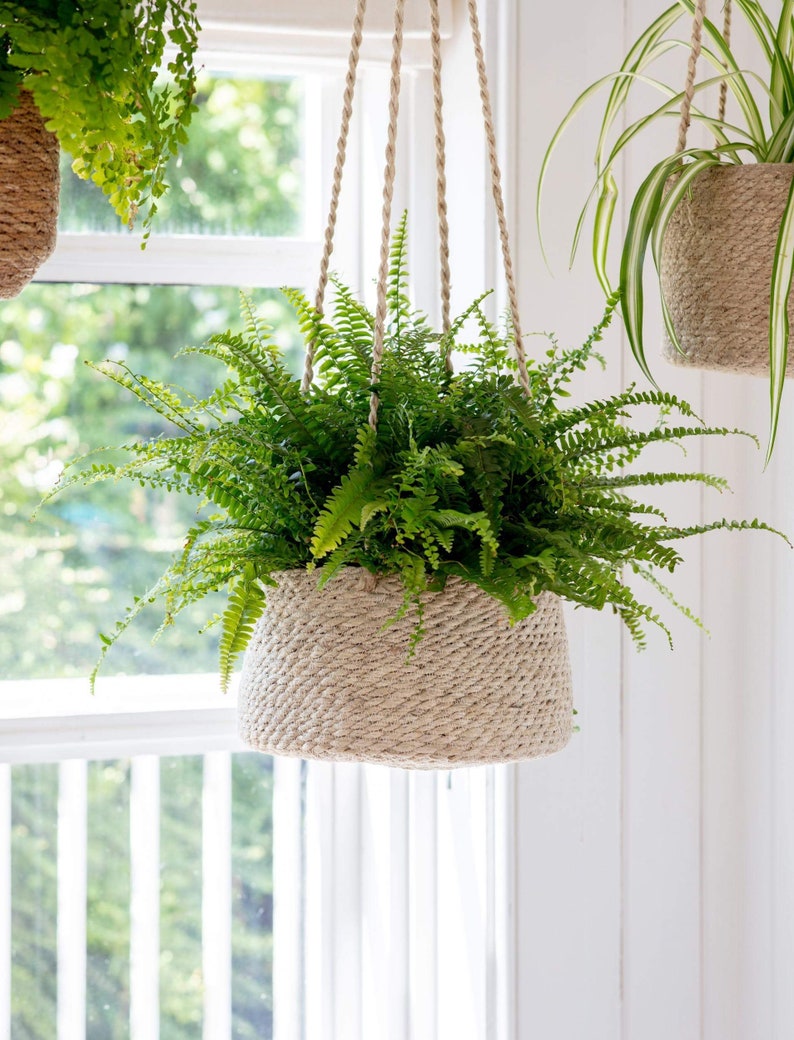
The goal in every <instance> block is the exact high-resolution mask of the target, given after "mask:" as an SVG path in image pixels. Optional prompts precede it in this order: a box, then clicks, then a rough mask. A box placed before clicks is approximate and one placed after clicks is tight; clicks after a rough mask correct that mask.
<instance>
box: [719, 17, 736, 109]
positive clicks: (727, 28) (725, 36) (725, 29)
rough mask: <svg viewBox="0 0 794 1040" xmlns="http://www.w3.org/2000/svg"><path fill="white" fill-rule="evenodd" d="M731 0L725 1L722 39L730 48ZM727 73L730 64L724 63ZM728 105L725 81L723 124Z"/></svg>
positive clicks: (722, 96) (723, 86) (722, 84)
mask: <svg viewBox="0 0 794 1040" xmlns="http://www.w3.org/2000/svg"><path fill="white" fill-rule="evenodd" d="M731 8H732V5H731V0H725V7H724V9H723V15H722V38H723V40H725V46H726V47H730V45H731V15H732V13H733V12H732V9H731ZM723 65H724V67H725V71H726V72H727V71H728V63H727V62H723ZM727 103H728V81H727V80H723V81H722V83H720V102H719V105H718V107H717V119H719V121H720V122H722V121H723V120H724V119H725V108H726V105H727Z"/></svg>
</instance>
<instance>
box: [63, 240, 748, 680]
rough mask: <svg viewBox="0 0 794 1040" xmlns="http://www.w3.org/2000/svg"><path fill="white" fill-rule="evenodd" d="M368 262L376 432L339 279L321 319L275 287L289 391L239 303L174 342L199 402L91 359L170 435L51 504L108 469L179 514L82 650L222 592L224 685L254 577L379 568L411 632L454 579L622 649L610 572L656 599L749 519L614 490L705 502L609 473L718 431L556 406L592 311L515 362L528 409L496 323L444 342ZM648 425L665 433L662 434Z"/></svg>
mask: <svg viewBox="0 0 794 1040" xmlns="http://www.w3.org/2000/svg"><path fill="white" fill-rule="evenodd" d="M390 270H391V277H390V285H389V291H388V301H389V308H390V313H389V324H388V328H387V330H386V337H385V338H386V351H385V356H384V361H383V367H382V372H381V375H380V381H379V384H378V393H379V395H380V412H379V424H378V430H377V434H374V433H373V432H372V430H370V428H369V426H368V424H367V419H368V413H369V396H370V391H371V386H370V348H371V341H372V333H373V324H374V319H373V317H372V315H371V314H370V313H369V312H368V311H367V310H366V309H365V308H364V307H363V306H362V304H360V303H359V302H358V301H357V300H356V299H355V298H354V297H353V295H352V294H351V293H350V291H349V290H348V289H346V288H345V287H344V286H342V285H337V286H336V299H335V309H334V314H333V317H332V318H328V317H324V316H320V315H319V314H317V313H316V311H315V310H314V308H313V307H312V306H311V304H310V303H309V301H308V300H307V299H306V298H305V297H304V296H303V295H302V294H300V293H298V292H296V291H294V290H288V291H287V293H286V295H287V296H288V298H289V299H290V300H291V301H292V303H293V304H294V306H295V308H296V310H297V313H298V318H299V322H300V326H301V328H302V330H303V333H304V335H305V337H306V338H307V339H308V340H311V342H312V343H313V345H314V349H315V351H316V356H315V368H316V371H317V373H318V379H317V381H316V382H315V384H314V385H313V386H312V387H311V388H310V390H309V391H308V392H307V393H305V394H304V393H302V392H301V388H300V381H299V380H298V379H296V378H295V377H293V376H292V375H291V374H290V373H289V371H288V370H287V368H286V367H285V364H284V361H283V359H282V357H281V356H280V354H279V351H278V350H277V348H276V347H275V345H274V344H273V343H272V342H271V340H270V338H269V330H268V329H267V328H265V327H264V326H263V325H262V323H261V322H260V321H259V320H258V319H257V317H256V315H255V314H254V313H253V312H252V310H251V308H250V305H249V304H248V302H247V301H246V302H245V303H244V311H245V320H246V325H247V331H246V333H245V334H244V335H232V334H231V333H229V332H226V333H224V334H222V335H219V336H215V337H213V338H212V339H211V340H210V341H209V343H208V344H206V345H205V346H203V347H198V348H192V349H191V350H190V351H187V353H200V354H202V355H205V356H207V357H210V358H213V359H215V360H216V361H217V362H219V364H220V372H219V375H220V379H219V384H218V388H217V389H216V390H215V391H214V392H212V393H211V394H210V395H209V396H207V397H205V398H201V399H198V398H195V397H192V396H189V395H188V394H186V393H185V391H182V390H179V389H178V388H175V387H170V386H162V385H160V384H158V383H156V382H154V381H153V380H150V379H147V378H145V377H143V376H138V375H135V374H134V373H132V372H131V371H130V370H129V369H128V368H126V367H125V366H124V365H115V366H114V365H106V366H103V371H105V372H106V374H107V375H109V376H110V378H111V379H114V380H115V381H116V382H117V383H118V384H119V385H120V386H121V387H123V388H124V389H126V390H128V391H131V392H132V393H133V394H135V395H136V396H137V397H138V398H139V399H140V400H141V401H142V403H143V404H145V405H147V406H148V407H149V408H151V409H153V410H154V411H156V412H157V413H158V414H159V415H160V416H162V417H164V418H166V419H167V420H168V421H169V422H170V424H171V425H173V427H174V428H175V436H173V437H170V438H167V437H160V438H156V439H152V440H144V441H140V442H137V443H133V444H128V445H125V446H124V451H125V452H126V455H127V458H126V461H123V462H121V463H113V462H106V461H104V458H103V460H102V461H92V460H91V459H88V460H86V459H83V460H80V461H79V462H78V463H77V464H76V465H73V466H72V467H71V468H69V469H67V471H66V473H65V474H64V476H63V479H62V481H61V484H60V485H59V487H58V488H57V489H56V492H57V491H59V490H62V489H63V488H64V487H66V486H69V485H72V484H74V483H82V484H91V483H94V482H96V481H101V480H106V479H119V478H128V479H130V480H133V481H135V482H140V483H144V484H148V485H150V486H153V487H155V488H159V489H162V488H164V489H166V490H167V491H176V492H186V493H188V494H191V495H194V496H196V498H197V500H198V503H199V510H198V513H197V518H196V521H195V523H194V524H193V526H192V527H191V528H190V530H189V531H188V532H187V534H186V538H185V542H184V548H183V550H182V552H181V553H180V554H179V555H178V556H177V557H176V559H175V560H174V561H173V562H172V564H171V566H170V567H169V568H168V570H167V571H166V572H165V574H164V575H163V576H162V578H161V579H160V580H159V581H158V582H157V584H156V585H155V586H154V587H153V588H152V589H150V590H148V591H147V592H145V593H144V594H143V595H142V596H141V598H140V599H139V600H137V601H136V602H135V604H134V605H133V607H132V608H131V611H130V613H129V615H128V616H127V617H126V618H124V619H123V620H122V621H120V622H119V623H118V625H117V627H116V629H115V630H114V631H113V632H112V633H111V634H110V635H108V636H105V637H104V639H103V644H104V645H103V653H104V651H105V650H107V648H108V646H110V645H111V644H112V643H113V642H114V641H115V639H116V638H117V637H118V636H119V635H120V634H121V632H123V631H124V629H125V628H126V627H127V625H128V624H129V622H130V621H131V620H132V618H133V617H134V616H135V615H136V614H137V613H138V612H139V611H140V610H141V609H142V608H143V606H145V605H146V604H147V603H149V602H152V601H155V600H159V601H161V602H163V603H164V605H165V609H166V618H165V622H164V624H165V625H167V624H168V623H169V622H170V620H171V619H172V618H173V617H174V616H175V615H176V614H178V613H179V611H181V610H182V609H184V608H185V607H186V606H187V605H188V604H191V603H193V602H195V601H196V600H200V599H202V598H203V597H204V596H206V595H207V594H208V593H210V592H213V591H216V590H219V589H225V590H227V591H228V602H227V606H226V609H225V612H224V614H223V616H222V618H220V619H219V622H220V625H221V640H220V645H221V651H220V654H221V661H220V668H221V677H222V682H223V685H224V687H225V686H226V684H227V683H228V680H229V676H230V674H231V670H232V668H233V666H234V663H235V661H236V659H237V658H238V656H239V654H240V652H241V651H242V650H243V649H244V648H245V646H246V644H247V642H248V640H249V638H250V636H251V633H252V631H253V627H254V624H255V623H256V621H257V619H258V618H259V616H260V615H261V613H262V611H263V610H264V609H266V598H267V586H268V585H272V584H273V582H274V581H275V580H277V573H278V572H279V571H283V570H289V569H292V568H314V567H317V569H318V581H319V582H320V583H321V584H324V583H325V582H327V581H329V580H333V575H334V574H335V573H336V572H337V570H338V569H339V568H340V567H362V568H365V569H366V570H367V571H370V572H372V573H373V574H376V575H384V574H395V575H398V576H400V578H401V579H402V581H403V585H404V587H405V590H406V597H405V603H404V608H403V610H404V611H405V610H409V609H412V608H413V607H416V608H418V613H417V617H418V622H417V627H416V629H415V639H418V638H420V637H421V631H422V630H421V604H422V597H423V596H424V595H425V594H426V593H428V592H429V591H432V590H436V589H440V588H442V587H443V585H444V583H445V582H446V581H447V579H448V578H450V577H453V576H455V577H458V578H462V579H463V580H464V581H467V582H472V583H473V584H475V585H478V586H479V587H480V588H481V589H483V590H484V591H485V592H486V593H487V594H488V595H490V596H493V597H494V598H495V599H497V600H499V601H500V602H501V603H502V604H503V605H504V608H505V611H506V614H507V615H508V616H509V617H510V618H511V619H512V620H514V621H515V620H519V619H521V618H524V617H526V616H527V615H529V614H530V613H531V612H532V611H533V610H534V609H535V597H536V596H537V595H538V594H539V593H541V592H543V591H544V590H550V591H551V592H554V593H557V594H558V595H560V596H562V597H564V598H565V599H568V600H571V601H573V602H574V603H577V604H581V605H583V606H586V607H592V608H594V609H597V610H600V609H601V608H603V607H607V606H608V607H611V608H612V609H613V610H614V611H615V612H616V613H617V614H619V615H620V617H621V618H622V619H623V621H624V622H625V623H626V625H627V626H628V628H629V631H630V632H631V635H632V636H633V638H634V639H635V640H636V642H637V643H638V644H640V645H642V644H643V642H644V639H645V628H646V626H647V625H648V624H653V625H659V626H661V627H662V628H663V629H665V631H667V630H666V628H665V625H664V622H663V621H662V620H661V619H660V618H659V617H658V616H657V615H656V614H655V613H654V611H653V610H652V609H651V608H650V607H648V606H647V605H645V604H644V603H643V602H641V600H640V599H638V598H637V596H636V594H635V592H634V591H633V588H632V587H630V586H629V584H627V583H626V581H625V576H626V574H632V573H633V574H634V575H636V576H638V577H639V578H640V579H644V580H645V581H647V582H648V583H649V584H650V586H651V587H653V588H654V589H656V590H660V591H661V592H662V593H663V595H664V596H666V597H667V598H668V599H669V600H670V601H671V602H672V603H673V604H675V605H678V604H676V601H675V598H674V597H673V596H672V594H671V593H670V592H669V590H667V589H666V587H665V586H664V584H663V583H662V582H661V580H660V578H659V574H660V573H665V572H668V573H669V572H672V571H674V570H675V569H676V567H677V566H678V565H679V564H680V563H681V560H682V557H681V554H680V552H679V550H678V546H679V544H680V542H681V540H682V539H685V538H688V537H692V536H695V535H699V534H702V533H704V532H706V531H710V530H714V529H716V528H728V529H734V530H735V529H744V528H747V527H753V528H765V525H764V524H762V523H760V522H758V521H752V522H750V523H741V522H729V521H724V520H722V521H718V522H716V523H713V524H705V525H697V524H696V525H693V526H684V527H675V526H671V525H670V524H669V523H668V521H667V519H666V517H665V515H664V512H663V510H661V509H659V508H658V507H657V506H653V505H649V504H647V503H643V502H641V501H637V500H635V499H634V498H632V497H631V495H630V492H631V491H632V489H634V488H637V489H642V488H645V487H648V486H655V485H664V484H675V483H679V482H684V481H694V482H698V483H700V484H702V485H704V486H706V487H712V488H716V489H717V490H722V489H723V488H724V487H725V482H724V481H723V480H721V479H720V478H718V477H714V476H710V475H708V474H704V473H680V472H678V471H676V470H674V469H667V470H662V471H658V472H657V471H647V470H643V469H641V468H636V467H635V468H631V469H626V468H625V467H627V466H629V465H630V464H632V463H634V462H635V461H636V460H637V458H638V457H639V456H640V455H641V454H642V452H643V451H644V450H645V449H646V448H647V447H649V446H650V445H654V444H658V443H671V442H672V443H677V444H680V443H681V442H686V441H688V440H689V439H691V438H695V437H704V436H706V437H710V436H724V435H728V434H737V433H738V432H739V431H734V430H728V429H725V428H722V427H708V426H704V425H703V424H702V423H701V422H700V421H699V420H698V419H697V418H696V417H695V416H694V415H693V412H692V409H691V408H690V406H689V405H688V404H686V402H684V401H682V400H680V399H679V398H677V397H675V396H673V395H672V394H669V393H662V392H658V391H653V390H649V391H641V392H640V391H637V390H635V389H634V388H630V389H628V390H627V391H625V392H624V393H622V394H617V395H615V396H613V397H609V398H604V399H600V400H597V401H593V402H590V403H589V404H585V405H569V404H567V394H568V391H567V386H568V384H569V383H570V381H571V379H572V378H573V377H574V376H575V375H576V374H577V373H578V372H580V371H581V370H583V369H584V368H585V366H586V364H587V363H588V362H589V361H591V360H592V359H593V357H594V356H595V357H597V355H596V353H595V351H596V347H597V344H598V342H599V340H600V339H601V337H602V335H603V333H604V330H605V329H606V327H607V324H608V322H609V319H610V317H611V315H612V311H613V308H614V306H615V301H614V300H611V301H610V303H609V308H608V310H607V313H606V316H605V317H604V319H603V320H602V321H601V322H600V323H599V324H598V325H597V326H596V328H595V329H594V330H593V332H592V333H591V334H590V336H589V337H588V338H587V340H586V342H585V344H584V345H583V346H582V347H578V348H576V349H574V350H563V349H561V348H560V347H559V346H558V344H557V343H556V341H554V340H553V339H552V340H551V342H550V347H549V349H548V352H547V354H546V355H545V356H544V357H543V359H542V360H541V361H539V362H535V363H532V362H530V364H529V380H530V386H531V389H532V398H531V399H528V398H527V397H526V396H525V394H524V392H523V390H522V389H521V388H520V387H519V386H518V385H517V383H516V381H515V373H514V368H515V364H514V362H513V360H512V358H511V329H510V328H509V327H507V328H505V329H497V328H496V327H495V326H494V325H493V324H492V323H491V322H489V321H488V319H487V317H486V315H485V312H484V310H483V307H482V298H481V299H479V300H477V301H475V303H473V304H472V305H471V307H470V308H469V309H468V310H467V311H466V313H465V314H464V315H463V316H462V317H461V319H459V320H458V321H456V322H454V323H453V325H452V328H451V330H450V332H449V333H447V334H445V335H440V334H439V333H437V332H435V331H434V330H433V329H432V328H431V327H430V325H429V324H428V322H427V320H426V318H425V317H424V316H423V315H421V314H418V313H416V312H415V311H414V310H413V309H412V308H411V307H410V305H409V302H408V293H407V289H406V270H405V235H404V227H403V226H401V227H400V229H399V231H398V232H397V234H396V236H395V240H394V245H393V249H392V258H391V267H390ZM472 330H474V331H473V337H472V336H471V335H470V334H471V332H472ZM452 351H455V352H457V353H461V352H462V353H464V354H466V355H468V357H467V359H466V360H467V365H466V367H464V368H463V369H462V370H461V371H460V372H458V373H457V374H452V373H451V372H450V371H449V370H448V368H447V364H446V358H447V356H448V354H449V353H450V352H452ZM649 408H650V409H651V420H653V417H654V413H658V414H659V415H660V416H661V419H660V420H659V421H657V422H656V424H655V425H653V424H652V423H651V425H650V427H649V428H647V429H635V428H634V427H633V426H632V425H630V421H631V417H632V415H633V414H634V413H636V412H637V411H638V410H644V411H646V412H647V410H648V409H649ZM668 415H676V416H678V421H676V422H673V423H668V422H667V416H668ZM53 493H55V492H53ZM682 609H683V610H684V613H685V614H687V616H690V617H691V614H689V612H688V611H687V610H686V608H682Z"/></svg>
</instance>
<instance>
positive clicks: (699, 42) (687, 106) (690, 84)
mask: <svg viewBox="0 0 794 1040" xmlns="http://www.w3.org/2000/svg"><path fill="white" fill-rule="evenodd" d="M705 17H706V0H697V2H696V4H695V17H694V18H693V20H692V36H691V39H690V41H689V61H688V62H687V69H686V83H685V84H684V96H683V98H682V100H681V122H680V123H679V124H678V141H677V143H676V149H675V150H676V152H683V151H684V149H685V148H686V135H687V134H688V133H689V124H690V123H691V122H692V99H693V98H694V96H695V72H696V70H697V63H698V58H699V57H700V52H701V50H702V48H703V20H704V19H705Z"/></svg>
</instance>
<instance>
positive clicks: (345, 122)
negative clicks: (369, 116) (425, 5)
mask: <svg viewBox="0 0 794 1040" xmlns="http://www.w3.org/2000/svg"><path fill="white" fill-rule="evenodd" d="M366 10H367V0H358V2H357V4H356V13H355V17H354V19H353V35H352V38H351V40H350V57H349V60H348V66H347V76H346V77H345V91H344V95H343V100H342V123H341V126H340V128H339V140H338V141H337V144H336V165H335V166H334V175H333V182H332V186H331V204H330V207H329V211H328V223H327V225H326V228H325V241H324V245H323V256H322V260H321V261H320V278H319V281H318V285H317V294H316V296H315V300H314V307H315V310H316V311H317V313H318V314H320V315H322V313H323V305H324V301H325V290H326V288H327V286H328V268H329V266H330V263H331V253H332V252H333V251H334V232H335V231H336V218H337V214H338V212H339V196H340V194H341V191H342V174H343V172H344V168H345V158H346V156H347V139H348V136H349V133H350V120H351V118H352V115H353V95H354V93H355V89H356V74H357V70H358V59H359V54H360V53H361V39H362V36H363V32H364V15H365V14H366ZM313 379H314V337H310V338H309V340H308V342H307V344H306V358H305V360H304V365H303V379H302V381H301V390H302V391H303V393H306V392H307V391H308V389H309V387H310V386H311V383H312V380H313Z"/></svg>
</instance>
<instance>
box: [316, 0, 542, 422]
mask: <svg viewBox="0 0 794 1040" xmlns="http://www.w3.org/2000/svg"><path fill="white" fill-rule="evenodd" d="M429 6H430V23H431V32H430V40H431V47H432V54H433V109H434V131H435V151H436V195H437V209H438V229H439V262H440V294H441V310H442V331H443V332H444V333H446V332H447V331H448V330H449V328H450V326H451V322H450V295H451V291H450V283H451V276H450V268H449V224H448V218H447V203H446V160H445V136H444V124H443V94H442V89H441V71H442V69H441V33H440V20H439V9H438V0H429ZM365 11H366V0H357V5H356V11H355V18H354V24H353V35H352V39H351V48H350V57H349V62H348V71H347V76H346V80H345V92H344V98H343V109H342V124H341V129H340V134H339V140H338V142H337V154H336V164H335V167H334V175H333V182H332V191H331V204H330V211H329V216H328V223H327V226H326V232H325V239H324V246H323V255H322V261H321V265H320V278H319V284H318V289H317V295H316V298H315V309H316V311H317V313H318V314H319V315H322V314H323V306H324V296H325V290H326V288H327V284H328V270H329V264H330V257H331V253H332V251H333V239H334V232H335V228H336V218H337V213H338V206H339V196H340V192H341V186H342V175H343V171H344V164H345V157H346V148H347V140H348V135H349V129H350V121H351V117H352V111H353V95H354V92H355V84H356V76H357V68H358V60H359V54H360V49H361V41H362V36H363V22H364V14H365ZM468 11H469V24H470V28H471V34H472V42H473V45H474V55H475V61H476V67H477V78H478V85H479V91H480V99H481V103H482V114H483V122H484V127H485V137H486V144H487V152H488V160H489V165H490V171H491V188H492V194H493V200H494V206H495V209H496V216H497V223H498V227H499V237H500V241H501V247H502V261H503V266H504V271H505V281H506V285H507V292H508V300H509V305H510V313H511V321H512V324H513V333H514V337H515V355H516V361H517V366H518V378H519V382H520V384H521V386H522V388H523V390H524V392H525V394H526V395H527V396H528V397H529V396H531V390H530V385H529V375H528V372H527V364H526V356H525V352H524V346H523V339H522V334H521V323H520V318H519V312H518V292H517V289H516V284H515V275H514V271H513V263H512V256H511V252H510V240H509V233H508V228H507V217H506V214H505V206H504V197H503V193H502V178H501V171H500V168H499V161H498V156H497V148H496V132H495V129H494V121H493V112H492V108H491V100H490V92H489V89H488V77H487V72H486V67H485V57H484V53H483V47H482V36H481V33H480V28H479V19H478V15H477V2H476V0H468ZM404 22H405V0H395V8H394V34H393V37H392V59H391V75H390V86H389V125H388V134H387V143H386V165H385V170H384V184H383V207H382V226H381V247H380V260H379V270H378V280H377V302H376V308H375V329H374V335H373V345H372V368H371V383H372V391H371V395H370V410H369V425H370V427H371V428H372V429H373V430H375V429H377V422H378V408H379V404H380V399H379V396H378V390H377V385H378V381H379V379H380V374H381V368H382V363H383V351H384V345H385V326H386V318H387V312H388V300H387V283H388V274H389V247H390V241H391V208H392V201H393V197H394V182H395V175H396V142H397V125H398V117H399V107H400V81H401V67H402V48H403V35H404ZM313 363H314V341H313V339H310V340H309V342H308V343H307V350H306V359H305V364H304V372H303V379H302V383H301V388H302V390H303V391H304V392H308V389H309V387H310V386H311V382H312V379H313V376H314V371H313ZM445 364H446V366H447V368H448V370H450V369H451V359H450V356H449V352H447V355H446V356H445Z"/></svg>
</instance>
